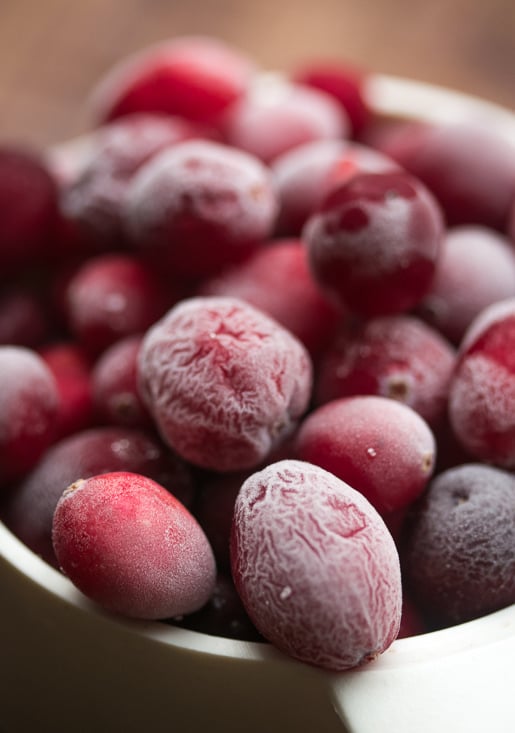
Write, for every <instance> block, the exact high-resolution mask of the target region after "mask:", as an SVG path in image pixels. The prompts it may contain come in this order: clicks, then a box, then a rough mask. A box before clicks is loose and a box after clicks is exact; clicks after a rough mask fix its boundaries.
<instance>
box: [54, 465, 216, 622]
mask: <svg viewBox="0 0 515 733" xmlns="http://www.w3.org/2000/svg"><path fill="white" fill-rule="evenodd" d="M52 541H53V545H54V550H55V554H56V556H57V559H58V561H59V564H60V566H61V569H62V570H63V572H64V573H65V574H66V575H67V576H68V577H69V578H70V580H71V581H72V582H73V583H74V584H75V585H76V586H77V587H78V588H79V589H80V590H81V591H82V592H83V593H84V594H85V595H87V596H88V597H89V598H91V599H92V600H94V601H96V602H97V603H98V604H100V605H101V606H103V607H104V608H106V609H108V610H110V611H114V612H115V613H120V614H123V615H125V616H130V617H133V618H143V619H163V618H168V617H173V616H180V615H183V614H188V613H192V612H193V611H197V610H199V609H200V608H201V607H202V606H203V605H204V604H205V603H206V602H207V600H208V599H209V597H210V595H211V593H212V592H213V589H214V585H215V580H216V565H215V561H214V557H213V553H212V551H211V547H210V545H209V542H208V540H207V538H206V536H205V535H204V533H203V532H202V530H201V528H200V526H199V525H198V523H197V522H196V520H195V519H194V518H193V516H192V515H191V514H190V513H189V511H188V510H187V509H186V508H185V507H184V506H183V505H182V504H181V503H180V502H179V501H178V500H177V499H176V498H175V497H174V496H173V495H172V494H170V493H169V492H168V491H166V489H164V488H163V487H162V486H160V485H159V484H157V483H155V482H154V481H152V480H151V479H149V478H147V477H145V476H141V475H139V474H133V473H128V472H116V473H108V474H102V475H100V476H94V477H92V478H89V479H86V480H79V481H77V482H76V483H74V484H72V485H71V486H70V487H69V488H68V489H67V490H66V491H65V492H64V494H63V495H62V497H61V498H60V499H59V502H58V504H57V507H56V510H55V514H54V520H53V527H52Z"/></svg>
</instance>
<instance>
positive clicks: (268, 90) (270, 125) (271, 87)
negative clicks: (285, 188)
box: [223, 76, 349, 163]
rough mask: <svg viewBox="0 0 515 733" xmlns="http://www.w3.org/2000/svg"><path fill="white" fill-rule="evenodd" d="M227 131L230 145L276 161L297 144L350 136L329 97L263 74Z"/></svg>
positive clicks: (230, 116) (236, 107)
mask: <svg viewBox="0 0 515 733" xmlns="http://www.w3.org/2000/svg"><path fill="white" fill-rule="evenodd" d="M223 132H224V135H225V139H226V140H227V142H228V143H229V145H234V146H235V147H237V148H240V149H241V150H246V151H247V152H248V153H251V154H252V155H255V156H256V157H257V158H260V159H261V160H262V161H264V162H265V163H271V162H272V161H273V160H274V159H275V158H277V156H278V155H281V154H282V153H285V152H286V151H287V150H291V149H293V148H295V147H296V146H297V145H302V144H303V143H308V142H312V141H314V140H331V139H337V138H344V137H347V135H348V132H349V120H348V117H347V114H346V113H345V111H344V110H343V109H342V108H341V107H340V105H339V104H338V103H337V102H336V100H335V99H333V98H332V97H331V96H330V95H329V94H326V93H325V92H322V91H320V90H318V89H311V88H309V87H307V86H304V85H301V84H295V83H293V82H289V81H285V80H282V79H281V80H279V79H277V78H275V77H272V76H263V77H262V78H260V79H258V80H257V82H255V83H254V84H253V85H252V87H251V88H250V89H249V90H248V92H247V93H246V94H245V95H244V96H242V97H241V98H240V99H239V100H238V101H237V102H236V103H235V104H233V105H232V106H231V108H230V109H229V110H228V112H227V115H226V117H225V120H224V127H223Z"/></svg>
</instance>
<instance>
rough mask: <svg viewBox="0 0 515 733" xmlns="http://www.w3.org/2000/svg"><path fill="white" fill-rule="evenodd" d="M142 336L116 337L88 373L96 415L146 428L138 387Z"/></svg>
mask: <svg viewBox="0 0 515 733" xmlns="http://www.w3.org/2000/svg"><path fill="white" fill-rule="evenodd" d="M142 338H143V337H142V336H127V338H124V339H121V340H120V341H116V342H115V343H114V344H113V345H112V346H110V347H109V348H107V349H106V350H105V351H104V352H103V354H102V355H101V356H100V357H99V359H98V360H97V362H96V363H95V366H94V368H93V371H92V373H91V388H92V392H93V401H94V404H95V408H96V412H97V415H98V416H99V417H100V418H101V419H103V420H104V421H105V422H107V423H110V424H112V425H122V426H123V425H124V426H126V427H134V428H138V427H140V428H148V427H151V425H152V420H151V417H150V415H149V413H148V410H147V408H146V406H145V404H144V403H143V400H142V399H141V397H140V394H139V391H138V369H137V364H138V356H139V351H140V346H141V341H142Z"/></svg>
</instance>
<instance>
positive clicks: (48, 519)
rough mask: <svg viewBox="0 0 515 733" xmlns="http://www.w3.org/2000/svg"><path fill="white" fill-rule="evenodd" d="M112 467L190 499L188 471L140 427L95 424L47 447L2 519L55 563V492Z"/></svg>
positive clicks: (191, 489)
mask: <svg viewBox="0 0 515 733" xmlns="http://www.w3.org/2000/svg"><path fill="white" fill-rule="evenodd" d="M111 471H132V472H134V473H140V474H143V475H144V476H148V477H149V478H151V479H153V480H154V481H157V482H158V483H160V484H161V485H163V486H165V487H166V488H167V489H168V490H169V491H171V492H172V493H173V494H174V496H176V497H177V499H179V501H181V502H182V503H183V504H185V505H186V506H189V505H191V503H192V500H193V494H194V482H193V477H192V474H191V471H190V470H189V468H188V467H187V466H186V465H185V464H184V463H183V462H182V461H181V460H179V459H178V458H177V457H176V456H175V455H174V454H173V453H170V452H169V451H167V450H166V449H164V448H163V446H162V445H161V444H160V443H159V442H157V441H156V440H155V439H154V438H153V437H152V436H150V435H149V434H148V433H145V432H143V431H140V430H132V429H129V428H119V427H100V428H91V429H89V430H84V431H81V432H79V433H76V434H75V435H71V436H69V437H67V438H64V439H62V440H60V441H59V442H57V443H55V445H53V446H51V447H50V448H49V449H48V450H47V451H46V453H45V454H44V455H43V457H42V458H41V460H40V461H39V463H38V464H37V466H35V468H34V469H33V470H32V472H31V473H30V474H29V475H28V476H27V477H26V478H25V479H24V480H23V482H21V483H20V485H19V486H17V487H16V490H15V491H14V492H13V494H12V496H11V497H10V498H9V503H8V505H7V507H6V522H7V524H8V525H9V526H10V527H11V529H12V531H13V532H14V533H15V534H16V535H17V536H18V537H19V538H20V539H21V540H22V541H23V542H25V544H26V545H28V547H30V548H31V550H33V551H34V552H36V553H37V554H38V555H41V556H42V557H43V559H44V560H46V561H47V562H49V563H50V564H52V565H55V564H56V560H55V555H54V551H53V548H52V540H51V530H52V517H53V514H54V511H55V507H56V504H57V501H58V499H59V497H60V496H61V494H62V493H63V491H64V490H65V489H66V487H67V486H69V485H70V484H71V483H73V482H74V481H77V480H78V479H85V478H89V477H90V476H95V475H98V474H101V473H107V472H111Z"/></svg>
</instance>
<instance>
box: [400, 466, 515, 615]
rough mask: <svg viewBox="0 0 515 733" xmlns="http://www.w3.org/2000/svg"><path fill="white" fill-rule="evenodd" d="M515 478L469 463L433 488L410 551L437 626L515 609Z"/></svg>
mask: <svg viewBox="0 0 515 733" xmlns="http://www.w3.org/2000/svg"><path fill="white" fill-rule="evenodd" d="M514 546H515V478H514V477H513V475H512V474H510V473H508V472H506V471H503V470H501V469H497V468H494V467H492V466H486V465H481V464H465V465H462V466H458V467H456V468H452V469H449V470H448V471H445V472H444V473H441V474H440V475H439V476H437V477H436V478H435V479H434V480H433V481H432V482H431V484H430V486H429V489H428V491H427V493H426V494H425V495H424V498H423V500H422V501H421V503H420V505H418V506H417V509H416V511H415V510H414V511H413V512H412V516H411V520H410V524H409V529H408V534H407V538H406V544H405V547H404V549H403V552H402V558H403V566H404V568H405V570H404V572H405V574H406V579H407V581H408V587H409V589H410V592H411V593H412V594H413V597H414V599H416V601H417V603H418V604H419V606H420V608H421V609H422V610H423V612H424V614H425V616H426V617H427V618H428V619H429V620H430V621H431V623H432V624H433V625H437V626H441V625H452V624H457V623H461V622H463V621H468V620H470V619H473V618H476V617H478V616H481V615H483V614H486V613H490V612H491V611H495V610H497V609H499V608H502V607H504V606H508V605H510V604H511V603H515V554H514V552H513V547H514Z"/></svg>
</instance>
